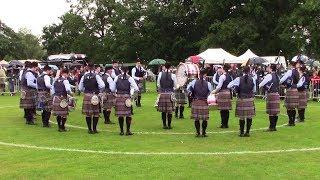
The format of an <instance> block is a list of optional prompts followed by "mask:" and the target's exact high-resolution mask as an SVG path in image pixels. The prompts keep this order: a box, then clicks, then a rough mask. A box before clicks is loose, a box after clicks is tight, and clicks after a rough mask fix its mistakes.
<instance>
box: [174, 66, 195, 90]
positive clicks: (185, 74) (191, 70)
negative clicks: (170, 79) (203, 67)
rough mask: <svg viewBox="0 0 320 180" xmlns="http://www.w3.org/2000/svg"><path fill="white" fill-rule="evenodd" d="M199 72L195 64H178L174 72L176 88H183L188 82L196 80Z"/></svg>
mask: <svg viewBox="0 0 320 180" xmlns="http://www.w3.org/2000/svg"><path fill="white" fill-rule="evenodd" d="M199 72H200V70H199V67H198V65H197V64H193V63H190V62H187V63H180V64H179V66H178V68H177V71H176V77H177V84H178V88H180V87H182V86H184V85H185V84H186V83H187V82H188V80H192V79H196V78H198V77H199Z"/></svg>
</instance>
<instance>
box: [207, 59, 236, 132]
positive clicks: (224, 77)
mask: <svg viewBox="0 0 320 180" xmlns="http://www.w3.org/2000/svg"><path fill="white" fill-rule="evenodd" d="M229 69H230V65H229V64H225V65H224V66H223V68H222V69H221V70H220V71H221V73H222V74H221V75H220V77H219V82H218V85H217V87H216V89H215V90H214V91H212V93H214V94H215V93H218V97H217V104H218V109H219V110H220V116H221V126H220V128H223V129H224V128H229V125H228V122H229V114H230V112H229V111H230V110H231V109H232V103H231V93H230V90H229V89H228V87H227V86H228V84H229V83H230V82H231V81H232V77H231V75H230V74H229V73H228V71H229Z"/></svg>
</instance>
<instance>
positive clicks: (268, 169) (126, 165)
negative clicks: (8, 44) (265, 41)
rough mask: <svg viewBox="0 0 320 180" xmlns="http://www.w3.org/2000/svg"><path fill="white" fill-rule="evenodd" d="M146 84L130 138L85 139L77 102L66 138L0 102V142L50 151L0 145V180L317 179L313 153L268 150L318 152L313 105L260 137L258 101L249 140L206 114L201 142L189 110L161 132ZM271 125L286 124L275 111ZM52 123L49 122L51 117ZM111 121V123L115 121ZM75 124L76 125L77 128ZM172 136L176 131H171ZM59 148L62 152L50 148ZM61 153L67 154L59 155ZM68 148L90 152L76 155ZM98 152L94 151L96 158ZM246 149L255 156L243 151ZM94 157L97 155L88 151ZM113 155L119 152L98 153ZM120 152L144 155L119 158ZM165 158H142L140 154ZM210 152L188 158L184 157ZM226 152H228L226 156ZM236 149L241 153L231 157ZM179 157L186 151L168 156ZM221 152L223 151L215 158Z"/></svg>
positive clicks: (107, 129) (13, 100) (109, 132)
mask: <svg viewBox="0 0 320 180" xmlns="http://www.w3.org/2000/svg"><path fill="white" fill-rule="evenodd" d="M154 86H155V85H154V84H148V87H149V89H150V92H149V93H147V94H144V95H143V100H142V106H143V107H142V108H135V110H134V112H135V114H134V116H133V123H132V131H133V132H137V133H135V135H134V136H132V137H127V136H119V135H118V134H119V128H118V124H115V125H107V126H106V125H104V124H103V120H102V119H100V121H99V125H98V128H99V130H100V133H99V134H95V135H90V134H88V133H87V130H86V123H85V118H84V116H83V115H82V114H81V102H82V99H81V97H77V98H78V107H77V110H76V111H74V112H72V113H71V114H70V116H69V118H68V121H67V124H69V125H73V126H71V127H69V129H70V131H69V132H67V133H59V132H58V131H57V127H56V125H55V124H52V127H51V128H49V129H47V128H42V127H41V120H40V117H37V119H38V120H37V125H36V126H27V125H25V122H24V119H23V113H22V112H23V111H22V110H21V109H19V97H9V96H2V97H0V127H1V131H0V142H1V143H11V144H18V145H21V144H23V145H29V146H37V147H46V148H56V149H51V150H49V149H34V148H28V147H13V146H8V145H3V144H2V145H1V144H0V168H1V170H0V178H3V179H12V178H18V179H39V178H43V179H60V178H68V179H69V178H71V179H89V178H90V179H106V178H109V179H137V178H141V179H169V178H170V179H194V178H198V179H218V178H219V179H220V178H224V179H235V178H240V179H244V178H250V179H257V178H262V179H273V178H281V179H302V178H312V179H319V178H320V172H319V163H320V152H319V151H300V152H275V153H263V152H261V151H273V150H290V149H304V148H319V147H320V141H319V139H320V131H319V129H320V124H319V117H320V112H319V107H320V105H319V104H318V103H315V102H309V104H308V105H309V107H308V109H307V111H306V122H305V123H300V124H297V126H296V127H278V131H277V132H274V133H267V132H263V130H262V129H261V128H266V127H267V126H268V118H267V115H266V113H265V102H264V101H263V100H256V110H257V116H256V117H255V118H254V119H253V126H252V129H256V130H254V131H252V133H251V137H250V138H239V137H238V136H237V135H238V119H236V118H235V117H234V111H232V112H231V114H230V117H231V118H230V123H229V124H230V128H229V129H228V130H221V129H219V128H217V127H218V126H219V124H220V115H219V111H211V112H210V113H211V114H210V120H209V126H208V132H211V133H209V134H208V135H209V137H208V138H195V136H194V126H193V121H192V120H190V119H189V116H190V109H189V108H186V110H185V119H183V120H181V119H173V129H172V130H163V129H162V122H161V117H160V113H158V112H157V111H156V109H155V108H154V102H155V99H156V93H155V92H154V90H153V87H154ZM281 110H282V115H281V116H280V118H279V123H278V126H281V125H283V124H285V123H286V122H287V117H286V116H285V109H284V108H282V109H281ZM51 120H52V121H54V122H55V118H54V117H52V118H51ZM112 120H113V121H114V122H117V120H116V118H115V117H113V118H112ZM81 127H83V128H81ZM175 133H176V134H175ZM59 148H62V149H64V150H62V151H58V150H57V149H59ZM66 149H69V150H70V151H65V150H66ZM75 150H91V152H82V151H75ZM97 151H99V152H102V153H98V152H97ZM248 151H250V152H251V151H252V152H257V154H250V153H246V152H248ZM95 152H97V153H95ZM104 152H116V153H119V154H108V153H107V154H104ZM121 152H132V153H137V152H139V153H145V154H140V155H139V154H123V153H121ZM163 152H165V153H167V154H148V153H163ZM199 152H203V153H210V152H213V153H214V152H218V154H209V155H208V154H207V155H203V154H202V155H201V154H192V153H199ZM230 152H231V154H229V153H230ZM237 152H241V154H236V153H237ZM170 153H186V154H170ZM188 153H191V154H188ZM222 153H225V154H222Z"/></svg>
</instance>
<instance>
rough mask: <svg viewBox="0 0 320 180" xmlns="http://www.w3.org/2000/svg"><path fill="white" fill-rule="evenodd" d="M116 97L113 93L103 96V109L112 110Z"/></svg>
mask: <svg viewBox="0 0 320 180" xmlns="http://www.w3.org/2000/svg"><path fill="white" fill-rule="evenodd" d="M115 99H116V97H115V96H114V95H113V94H111V93H104V94H103V107H102V108H103V109H104V110H111V109H112V107H113V106H114V103H115Z"/></svg>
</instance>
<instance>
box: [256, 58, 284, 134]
mask: <svg viewBox="0 0 320 180" xmlns="http://www.w3.org/2000/svg"><path fill="white" fill-rule="evenodd" d="M267 71H268V72H269V74H267V75H266V76H265V77H264V79H263V80H262V81H261V83H260V84H259V88H264V90H265V92H266V96H267V100H266V101H267V102H266V112H267V114H268V115H269V122H270V125H269V128H268V129H267V130H266V131H268V132H272V131H277V128H276V127H277V122H278V115H279V114H280V95H279V86H280V79H279V77H278V75H277V65H276V64H271V65H270V66H269V67H268V68H267Z"/></svg>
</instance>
